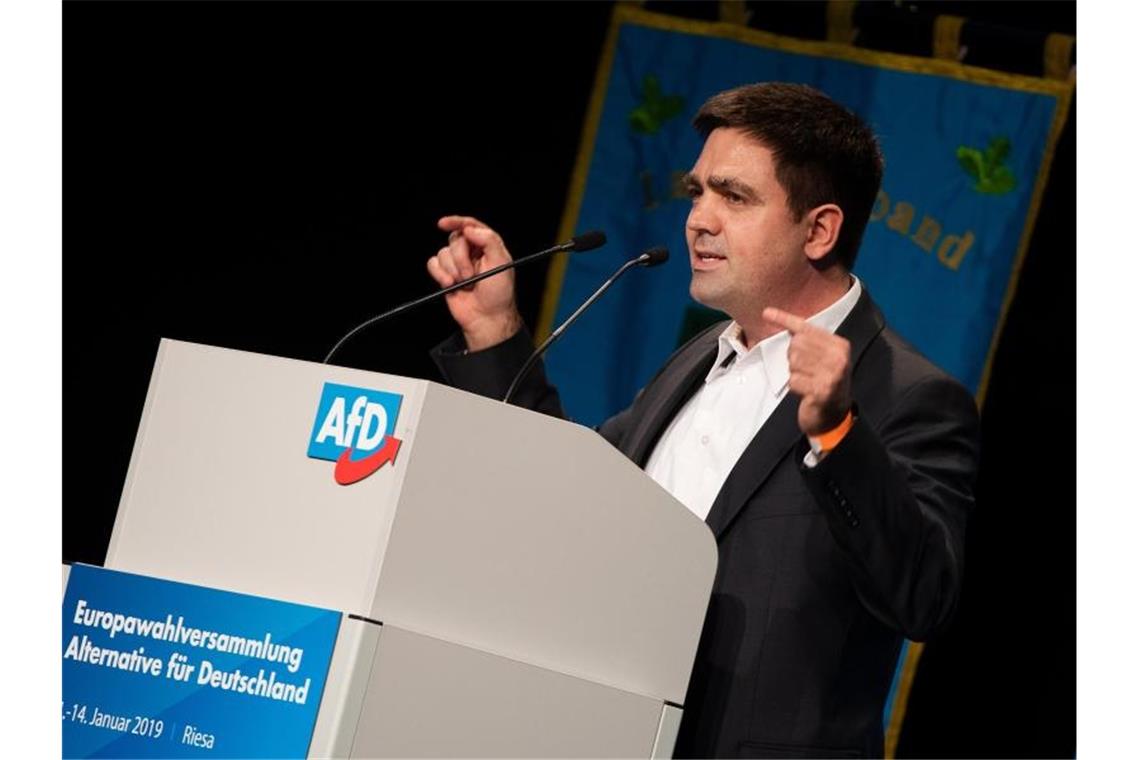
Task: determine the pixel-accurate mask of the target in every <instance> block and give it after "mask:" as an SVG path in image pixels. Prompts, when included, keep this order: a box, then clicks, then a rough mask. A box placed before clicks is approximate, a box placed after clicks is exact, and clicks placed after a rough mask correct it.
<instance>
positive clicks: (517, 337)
mask: <svg viewBox="0 0 1140 760" xmlns="http://www.w3.org/2000/svg"><path fill="white" fill-rule="evenodd" d="M532 351H534V341H533V340H532V338H531V336H530V333H529V332H528V331H527V330H526V329H525V328H524V329H522V330H519V331H518V332H516V333H515V334H514V335H513V336H511V337H510V338H508V339H507V340H505V341H503V342H502V343H499V344H498V345H495V346H491V347H490V348H486V349H483V350H482V351H468V350H467V344H466V342H465V341H464V340H463V335H462V334H460V333H455V334H454V335H452V336H451V337H450V338H448V339H447V340H445V341H444V342H443V343H441V344H439V345H438V346H436V347H435V348H434V349H432V351H431V357H432V359H433V360H434V361H435V364H436V366H437V367H439V370H440V372H441V373H442V374H443V377H444V380H446V381H447V383H448V384H449V385H451V386H453V387H456V388H459V389H460V390H465V391H469V392H471V393H477V394H479V395H480V396H486V397H488V398H493V399H502V398H503V396H505V395H506V393H507V389H508V388H510V386H511V382H512V381H513V380H514V378H515V375H516V374H517V373H518V371H519V370H520V369H521V368H522V366H523V364H525V363H526V360H527V358H528V357H530V354H531V352H532ZM511 403H512V404H513V405H515V406H521V407H523V408H524V409H530V410H531V411H535V412H541V413H542V414H547V415H550V416H551V417H558V418H560V419H569V418H568V417H567V416H566V412H565V411H564V410H563V409H562V400H561V399H560V398H559V396H558V390H557V389H556V388H555V387H554V386H553V385H551V384H550V383H549V381H548V380H547V379H546V369H545V367H544V366H543V363H542V361H541V360H540V361H538V362H535V364H534V366H533V367H531V368H530V370H529V371H528V372H527V374H526V377H524V378H523V379H522V381H521V382H520V383H519V387H518V389H517V390H516V391H515V395H514V397H513V398H512V399H511ZM628 418H629V410H628V409H627V410H626V411H623V412H620V413H619V414H617V415H615V416H613V417H611V418H610V419H608V420H606V421H605V422H603V423H602V424H601V425H600V426H599V427H598V428H597V430H598V432H599V433H601V435H602V437H604V438H605V439H606V440H607V441H609V442H610V443H611V444H614V445H615V446H616V445H617V442H618V441H619V440H620V439H621V437H622V435H623V433H624V432H625V428H626V426H627V424H628V422H627V421H628Z"/></svg>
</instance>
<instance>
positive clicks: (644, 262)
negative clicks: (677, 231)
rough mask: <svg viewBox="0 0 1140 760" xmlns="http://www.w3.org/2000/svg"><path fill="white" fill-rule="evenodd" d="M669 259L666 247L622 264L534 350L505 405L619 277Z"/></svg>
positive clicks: (517, 377) (510, 388) (658, 248)
mask: <svg viewBox="0 0 1140 760" xmlns="http://www.w3.org/2000/svg"><path fill="white" fill-rule="evenodd" d="M668 259H669V250H668V249H667V248H665V246H657V247H655V248H650V249H649V250H647V251H645V252H644V253H642V254H641V255H640V256H637V257H636V258H632V259H630V260H629V261H627V262H625V263H624V264H622V265H621V268H619V269H618V270H617V271H616V272H614V273H613V275H612V276H611V277H610V278H609V279H608V280H606V281H605V282H603V283H602V286H601V287H600V288H598V289H597V290H595V291H594V294H593V295H592V296H590V297H589V298H587V299H586V301H585V302H584V303H583V304H582V305H581V306H579V307H578V308H577V309H576V310H575V311H574V313H573V314H571V315H570V316H569V317H567V318H566V321H565V322H563V323H562V324H560V325H558V327H557V328H555V330H554V332H552V333H550V337H548V338H547V339H546V340H544V341H543V342H542V345H541V346H539V347H538V348H536V349H535V350H534V353H532V354H531V355H530V356H529V357H528V358H527V360H526V361H525V362H524V363H523V366H522V369H520V370H519V371H518V374H516V375H515V379H514V380H512V381H511V385H510V387H509V388H507V394H506V395H505V396H503V403H504V404H508V403H510V401H511V397H512V396H514V395H515V391H516V390H518V387H519V383H520V382H522V379H523V378H524V377H526V373H527V372H528V371H529V370H530V368H531V367H533V366H534V363H535V362H536V361H538V357H540V356H542V354H543V353H544V352H545V351H546V349H548V348H550V346H551V344H552V343H554V341H556V340H558V339H559V338H561V337H562V333H564V332H566V328H567V327H569V326H570V325H572V324H573V323H574V321H575V320H577V319H578V317H580V316H582V312H584V311H586V309H588V308H590V307H591V306H592V305H593V304H594V302H595V301H597V300H598V299H599V298H601V297H602V294H603V293H605V292H606V291H607V290H609V289H610V286H611V285H613V284H614V283H615V282H617V279H618V278H619V277H621V276H622V275H623V274H625V273H626V272H628V271H629V270H630V269H633V268H634V267H655V266H657V265H658V264H664V263H665V262H666V261H667V260H668Z"/></svg>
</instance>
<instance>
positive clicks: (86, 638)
mask: <svg viewBox="0 0 1140 760" xmlns="http://www.w3.org/2000/svg"><path fill="white" fill-rule="evenodd" d="M340 619H341V615H340V613H339V612H334V611H332V610H324V609H320V608H317V607H307V606H304V605H300V604H291V603H287V602H280V601H275V600H272V599H265V598H262V597H256V596H248V595H245V594H235V593H230V592H226V591H217V590H214V589H208V588H203V587H201V586H192V585H188V584H184V583H174V582H171V581H164V580H159V579H157V578H149V577H146V576H142V575H132V574H129V573H121V572H115V571H111V570H105V569H102V568H98V567H91V566H86V565H75V566H73V567H72V568H71V574H70V576H69V578H68V584H67V591H66V593H65V595H64V600H63V756H64V757H305V756H306V754H307V753H308V749H309V741H310V739H311V738H312V733H313V725H314V722H315V721H316V716H317V709H318V707H319V706H320V703H321V694H322V692H323V691H324V685H325V676H326V675H327V672H328V666H329V659H330V657H331V656H332V650H333V645H334V644H335V642H336V635H337V631H338V630H339V628H340Z"/></svg>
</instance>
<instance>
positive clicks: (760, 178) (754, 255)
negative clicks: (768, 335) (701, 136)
mask: <svg viewBox="0 0 1140 760" xmlns="http://www.w3.org/2000/svg"><path fill="white" fill-rule="evenodd" d="M686 182H687V185H688V190H689V196H690V197H691V198H692V201H693V206H692V209H691V210H690V211H689V218H688V221H687V222H686V224H685V238H686V241H687V242H688V245H689V260H690V264H691V266H692V269H693V279H692V282H691V284H690V286H689V292H690V293H691V294H692V296H693V298H694V299H695V300H697V301H698V302H700V303H702V304H704V305H706V306H710V307H712V308H714V309H720V310H721V311H723V312H725V313H727V314H728V315H729V316H730V317H732V318H733V319H735V320H736V321H737V322H742V323H743V322H747V321H749V320H750V318H751V319H753V320H754V319H755V318H756V316H757V315H759V313H760V312H761V311H762V310H763V309H764V307H765V306H769V305H781V304H782V303H784V302H785V299H786V298H787V296H788V294H790V293H795V292H796V289H797V288H799V287H801V286H802V284H803V283H804V282H805V281H806V280H807V278H808V276H809V275H810V274H811V264H810V261H809V260H808V258H807V256H806V255H805V254H804V242H805V240H806V237H807V225H806V223H804V222H803V220H801V221H800V222H796V221H795V220H794V219H793V218H792V213H791V211H790V210H789V209H788V203H787V201H788V198H787V193H785V192H784V189H783V188H782V187H781V186H780V183H779V182H777V181H776V167H775V165H774V163H773V161H772V151H770V150H769V149H768V148H766V147H764V145H762V144H761V143H760V142H758V141H757V140H756V139H755V138H753V137H750V136H749V135H748V134H747V133H745V132H744V131H743V130H740V129H735V128H729V127H721V128H718V129H715V130H713V131H712V133H711V134H710V135H709V137H708V139H707V140H706V141H705V146H704V149H703V150H702V151H701V155H700V157H699V158H698V159H697V163H696V165H695V166H694V167H693V170H692V171H691V172H690V173H689V175H688V177H687V179H686Z"/></svg>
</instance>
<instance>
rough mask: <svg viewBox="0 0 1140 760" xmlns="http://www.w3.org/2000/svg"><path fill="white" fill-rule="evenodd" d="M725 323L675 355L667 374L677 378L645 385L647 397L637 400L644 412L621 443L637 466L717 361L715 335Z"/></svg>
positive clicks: (651, 449) (643, 465)
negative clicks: (673, 362) (624, 441)
mask: <svg viewBox="0 0 1140 760" xmlns="http://www.w3.org/2000/svg"><path fill="white" fill-rule="evenodd" d="M724 324H727V323H722V324H720V325H716V326H714V327H715V329H711V330H708V331H707V332H706V333H705V334H704V335H703V336H701V337H700V338H699V339H698V340H695V341H694V342H693V343H692V344H691V345H690V346H688V347H686V350H685V351H683V352H682V353H681V355H680V356H678V357H677V359H676V365H677V366H675V367H669V369H668V372H669V375H671V376H672V377H673V378H676V379H675V380H674V381H673V382H661V383H651V384H650V385H648V386H646V394H647V395H646V398H643V399H640V400H639V401H638V404H639V405H642V406H643V408H644V410H645V411H644V412H642V413H640V414H638V415H637V420H638V421H637V423H636V424H635V426H634V428H633V430H631V431H630V434H629V435H628V437H627V438H626V443H625V445H624V446H622V449H623V450H624V452H625V455H626V456H628V457H629V458H630V459H632V460H633V461H634V462H636V463H637V466H638V467H641V468H644V467H645V465H646V464H647V463H648V462H649V455H650V454H651V453H652V452H653V447H654V446H655V445H656V444H657V441H658V439H659V438H660V437H661V434H662V433H664V432H665V429H666V428H668V426H669V423H670V422H672V421H673V418H674V417H675V416H676V415H677V413H678V412H679V411H681V407H682V406H684V404H685V402H686V401H688V400H689V397H690V396H692V395H693V393H694V392H695V391H696V389H697V387H698V386H699V385H700V384H701V382H703V381H704V378H705V376H706V375H708V373H709V370H710V369H712V364H713V361H715V360H716V353H717V338H718V337H719V336H720V333H721V331H722V330H723V329H724Z"/></svg>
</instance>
